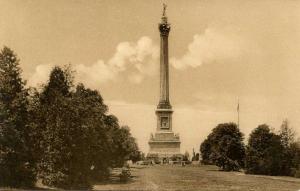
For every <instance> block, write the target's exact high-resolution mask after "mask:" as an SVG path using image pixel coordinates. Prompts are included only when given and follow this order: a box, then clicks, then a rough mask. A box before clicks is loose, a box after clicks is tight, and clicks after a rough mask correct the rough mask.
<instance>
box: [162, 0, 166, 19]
mask: <svg viewBox="0 0 300 191" xmlns="http://www.w3.org/2000/svg"><path fill="white" fill-rule="evenodd" d="M166 9H167V4H165V3H163V14H162V16H163V17H165V16H166Z"/></svg>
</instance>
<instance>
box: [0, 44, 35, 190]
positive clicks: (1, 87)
mask: <svg viewBox="0 0 300 191" xmlns="http://www.w3.org/2000/svg"><path fill="white" fill-rule="evenodd" d="M24 86H25V82H24V81H23V80H22V79H21V69H20V68H19V60H18V58H17V56H16V54H15V53H14V52H13V51H12V50H11V49H9V48H7V47H4V48H3V49H2V50H1V53H0V172H1V173H0V185H1V186H8V187H32V186H33V185H34V183H35V172H34V165H35V164H34V160H33V158H32V152H31V139H30V128H29V127H28V125H27V123H28V112H27V106H28V99H27V96H28V92H27V90H26V89H25V87H24Z"/></svg>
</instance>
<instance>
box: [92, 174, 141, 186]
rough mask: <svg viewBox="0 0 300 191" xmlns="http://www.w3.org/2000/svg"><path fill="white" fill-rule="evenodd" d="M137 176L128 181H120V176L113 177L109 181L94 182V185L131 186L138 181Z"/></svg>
mask: <svg viewBox="0 0 300 191" xmlns="http://www.w3.org/2000/svg"><path fill="white" fill-rule="evenodd" d="M136 178H137V176H131V177H130V179H128V180H127V181H125V182H124V181H120V177H119V176H111V177H110V178H109V179H108V180H103V181H99V182H94V183H93V184H94V185H107V184H131V183H133V182H135V181H136Z"/></svg>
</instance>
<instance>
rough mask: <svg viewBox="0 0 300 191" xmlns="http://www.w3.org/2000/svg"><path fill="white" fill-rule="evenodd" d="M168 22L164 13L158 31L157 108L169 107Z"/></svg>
mask: <svg viewBox="0 0 300 191" xmlns="http://www.w3.org/2000/svg"><path fill="white" fill-rule="evenodd" d="M170 29H171V27H170V24H169V23H168V20H167V17H166V15H165V13H164V14H163V16H162V18H161V23H159V31H160V100H159V104H158V106H157V108H158V109H171V104H170V100H169V52H168V51H169V50H168V37H169V32H170Z"/></svg>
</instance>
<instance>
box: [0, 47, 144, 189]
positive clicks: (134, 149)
mask: <svg viewBox="0 0 300 191" xmlns="http://www.w3.org/2000/svg"><path fill="white" fill-rule="evenodd" d="M139 156H140V152H139V151H138V146H137V144H136V141H135V139H134V138H133V137H132V136H131V134H130V131H129V127H126V126H125V127H120V125H119V123H118V119H117V118H116V117H115V116H113V115H109V114H108V107H107V106H106V105H105V104H104V103H103V99H102V97H101V95H100V93H99V92H98V91H96V90H91V89H89V88H86V87H85V86H84V85H83V84H78V85H74V83H73V73H72V71H71V69H70V67H68V66H66V67H63V68H61V67H58V66H57V67H54V68H53V69H52V71H51V73H50V76H49V80H48V82H47V83H45V84H44V85H42V87H40V88H39V89H37V88H32V87H31V88H27V87H26V86H25V81H24V80H23V79H22V78H21V69H20V67H19V59H18V58H17V56H16V54H15V53H14V52H13V51H12V50H11V49H9V48H7V47H4V48H3V49H2V50H1V52H0V186H1V187H25V188H30V187H34V185H35V182H36V180H37V179H41V180H42V183H43V184H45V185H48V186H51V187H58V188H65V189H89V188H91V185H92V184H93V182H95V181H101V180H104V179H105V178H107V177H108V176H109V169H110V168H113V167H117V166H122V165H123V164H124V161H125V160H128V159H131V160H133V161H134V160H138V158H139Z"/></svg>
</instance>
